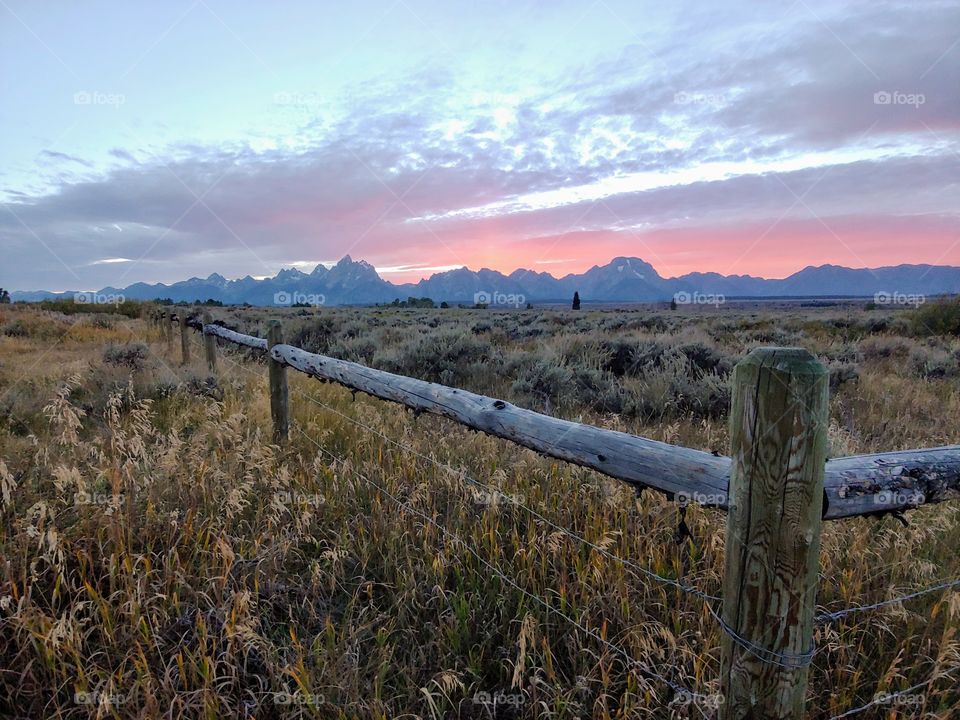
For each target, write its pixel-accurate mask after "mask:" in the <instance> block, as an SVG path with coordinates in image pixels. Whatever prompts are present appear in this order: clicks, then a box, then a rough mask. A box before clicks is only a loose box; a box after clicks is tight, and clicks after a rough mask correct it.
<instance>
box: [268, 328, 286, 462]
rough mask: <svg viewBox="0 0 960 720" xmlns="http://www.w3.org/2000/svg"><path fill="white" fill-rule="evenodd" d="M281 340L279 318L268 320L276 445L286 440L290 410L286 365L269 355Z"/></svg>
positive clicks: (271, 403)
mask: <svg viewBox="0 0 960 720" xmlns="http://www.w3.org/2000/svg"><path fill="white" fill-rule="evenodd" d="M282 342H283V329H282V328H281V327H280V321H279V320H271V321H270V329H269V331H268V332H267V358H268V360H267V363H268V364H269V367H270V414H271V415H272V416H273V441H274V442H275V443H277V444H278V445H280V444H283V443H285V442H286V441H287V432H288V426H289V424H290V423H289V418H290V414H289V413H290V410H289V400H290V392H289V390H288V388H287V367H286V365H284V364H283V363H280V362H277V361H276V360H274V359H273V358H272V357H270V349H271V348H272V347H273V346H274V345H279V344H280V343H282Z"/></svg>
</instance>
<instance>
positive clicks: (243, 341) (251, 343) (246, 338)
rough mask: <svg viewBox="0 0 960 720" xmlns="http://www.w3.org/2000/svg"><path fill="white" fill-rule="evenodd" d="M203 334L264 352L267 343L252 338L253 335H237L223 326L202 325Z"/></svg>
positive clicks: (263, 340) (261, 339) (260, 339)
mask: <svg viewBox="0 0 960 720" xmlns="http://www.w3.org/2000/svg"><path fill="white" fill-rule="evenodd" d="M203 332H204V334H207V335H215V336H217V337H219V338H223V339H224V340H226V341H228V342H232V343H234V344H235V345H243V346H245V347H249V348H253V349H254V350H266V349H267V341H266V340H265V339H263V338H258V337H254V336H253V335H244V334H243V333H238V332H236V331H234V330H230V329H228V328H225V327H223V325H204V326H203Z"/></svg>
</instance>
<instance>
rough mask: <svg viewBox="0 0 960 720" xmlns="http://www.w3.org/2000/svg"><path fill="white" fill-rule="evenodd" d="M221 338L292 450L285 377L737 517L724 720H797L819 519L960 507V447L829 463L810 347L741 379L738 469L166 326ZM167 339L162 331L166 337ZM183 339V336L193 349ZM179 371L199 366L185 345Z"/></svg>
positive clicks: (823, 381)
mask: <svg viewBox="0 0 960 720" xmlns="http://www.w3.org/2000/svg"><path fill="white" fill-rule="evenodd" d="M153 318H154V320H156V321H157V322H158V323H160V325H161V327H160V330H161V334H162V337H163V338H164V339H165V340H166V342H167V345H168V347H170V346H171V345H172V332H171V328H170V326H171V324H172V323H170V322H166V320H167V319H170V320H172V321H173V322H177V321H178V320H179V322H180V325H181V331H182V332H185V331H186V328H187V327H193V328H194V329H197V330H200V331H202V332H203V334H204V345H205V353H206V360H207V365H208V367H209V368H210V369H211V371H213V370H215V368H216V343H215V340H214V338H220V339H221V340H224V341H226V342H231V343H235V344H238V345H241V346H244V347H248V348H252V349H256V350H262V351H265V352H266V353H267V354H268V358H269V360H268V362H269V366H270V374H269V375H270V399H271V415H272V418H273V424H274V440H275V442H277V443H283V442H285V441H286V437H287V424H288V418H289V409H288V407H287V405H288V402H289V393H288V391H287V382H286V368H288V367H290V368H293V369H295V370H298V371H300V372H302V373H305V374H307V375H310V376H311V377H315V378H318V379H320V380H325V381H332V382H336V383H339V384H340V385H343V386H345V387H348V388H350V389H351V390H355V391H359V392H363V393H366V394H368V395H371V396H373V397H377V398H381V399H383V400H389V401H392V402H396V403H400V404H401V405H404V406H405V407H409V408H411V409H413V410H414V412H416V413H420V412H429V413H433V414H436V415H441V416H443V417H447V418H450V419H452V420H455V421H457V422H458V423H461V424H462V425H465V426H467V427H470V428H473V429H475V430H479V431H481V432H484V433H487V434H489V435H493V436H496V437H500V438H504V439H507V440H510V441H512V442H514V443H517V444H519V445H522V446H524V447H527V448H530V449H532V450H536V451H537V452H539V453H542V454H543V455H547V456H549V457H553V458H557V459H559V460H564V461H566V462H570V463H574V464H577V465H581V466H584V467H588V468H592V469H594V470H597V471H598V472H601V473H603V474H605V475H608V476H610V477H612V478H616V479H618V480H622V481H625V482H627V483H630V484H633V485H634V486H636V487H641V488H643V487H647V488H654V489H656V490H660V491H662V492H665V493H667V494H668V495H669V496H671V497H673V498H675V499H677V500H680V501H682V502H692V503H697V504H701V505H706V506H713V507H717V508H722V509H725V510H727V511H728V514H727V538H726V569H725V574H724V591H723V614H722V617H721V616H717V617H718V620H719V621H720V622H721V625H722V627H723V629H724V631H725V633H726V634H725V636H724V642H723V646H722V648H721V650H722V653H721V660H722V663H721V665H722V670H721V681H722V685H723V695H724V698H725V700H724V705H723V708H722V710H721V717H722V718H724V719H729V720H733V719H734V718H737V719H740V718H782V719H785V720H786V719H789V720H800V719H801V718H802V717H803V713H804V697H805V693H806V685H807V668H808V666H809V662H810V660H811V659H812V656H813V647H812V641H813V618H814V610H815V605H816V590H817V580H818V552H819V546H820V532H821V520H835V519H839V518H849V517H854V516H858V515H872V514H877V513H889V512H895V513H898V512H902V511H905V510H909V509H912V508H916V507H918V506H920V505H923V504H927V503H936V502H942V501H945V500H953V499H957V498H960V445H950V446H946V447H938V448H928V449H921V450H906V451H900V452H886V453H874V454H869V455H852V456H849V457H840V458H834V459H832V460H826V459H825V457H826V452H827V450H826V447H827V426H828V422H829V412H828V383H827V373H826V369H825V368H824V366H823V365H822V364H821V363H820V362H818V361H817V360H816V358H814V357H813V356H812V355H811V354H810V353H809V352H807V351H806V350H803V349H801V348H758V349H756V350H754V351H753V352H751V353H750V354H749V355H748V356H747V357H746V358H745V359H744V360H743V361H741V362H740V363H739V364H738V365H737V367H736V369H735V371H734V378H733V381H734V387H733V406H732V408H731V413H730V428H731V433H730V434H731V441H730V450H731V456H732V458H731V457H725V456H721V455H718V454H713V453H707V452H703V451H701V450H693V449H690V448H683V447H678V446H675V445H670V444H668V443H663V442H658V441H656V440H650V439H647V438H642V437H637V436H635V435H630V434H627V433H622V432H616V431H614V430H605V429H602V428H597V427H594V426H591V425H586V424H583V423H577V422H571V421H569V420H561V419H559V418H554V417H551V416H549V415H543V414H541V413H537V412H534V411H532V410H526V409H524V408H519V407H516V406H515V405H511V404H510V403H508V402H505V401H504V400H498V399H496V398H491V397H487V396H485V395H478V394H476V393H472V392H468V391H466V390H460V389H457V388H451V387H447V386H444V385H439V384H437V383H431V382H426V381H424V380H418V379H416V378H411V377H406V376H403V375H395V374H393V373H388V372H385V371H383V370H376V369H374V368H370V367H366V366H364V365H360V364H358V363H353V362H348V361H346V360H339V359H337V358H332V357H327V356H325V355H318V354H315V353H309V352H306V351H304V350H302V349H300V348H297V347H293V346H292V345H285V344H283V342H282V334H281V329H280V325H279V323H278V322H276V321H275V322H274V323H272V324H271V327H270V337H269V341H268V340H267V339H264V338H258V337H253V336H251V335H245V334H243V333H239V332H236V331H234V330H230V329H228V328H226V327H223V326H221V325H216V324H213V323H211V322H210V321H209V315H205V317H204V322H203V323H200V322H198V321H197V320H195V319H187V318H182V319H178V318H177V317H176V316H171V315H169V314H167V313H157V314H155V315H154V316H153ZM163 326H166V327H165V328H164V327H163ZM184 337H185V336H184ZM182 353H183V360H184V362H188V361H189V350H188V348H187V345H186V343H185V341H184V344H183V349H182Z"/></svg>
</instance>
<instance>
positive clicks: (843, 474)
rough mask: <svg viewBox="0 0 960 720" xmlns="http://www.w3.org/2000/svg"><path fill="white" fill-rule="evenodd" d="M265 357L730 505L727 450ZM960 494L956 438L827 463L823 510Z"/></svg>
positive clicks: (378, 375) (222, 330) (227, 333)
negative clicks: (951, 442)
mask: <svg viewBox="0 0 960 720" xmlns="http://www.w3.org/2000/svg"><path fill="white" fill-rule="evenodd" d="M187 323H188V325H189V326H191V327H193V328H194V329H196V330H199V331H202V332H203V334H204V335H208V336H214V337H217V338H220V339H221V340H224V341H227V342H230V343H233V344H236V345H241V346H243V347H247V348H251V349H254V350H263V351H265V352H266V351H267V349H268V348H267V340H266V339H265V338H258V337H254V336H252V335H246V334H243V333H240V332H237V331H235V330H230V329H229V328H226V327H224V326H223V325H218V324H212V323H201V322H199V321H197V320H193V319H191V320H188V321H187ZM269 356H270V358H271V360H273V361H274V362H277V363H281V364H282V365H285V366H288V367H291V368H293V369H295V370H298V371H300V372H302V373H305V374H307V375H310V376H312V377H315V378H318V379H321V380H327V381H330V382H335V383H338V384H340V385H343V386H345V387H347V388H350V389H351V390H355V391H358V392H363V393H366V394H367V395H371V396H373V397H377V398H380V399H382V400H389V401H392V402H396V403H399V404H401V405H404V406H406V407H408V408H411V409H412V410H414V411H415V412H418V413H419V412H428V413H432V414H435V415H441V416H443V417H447V418H450V419H452V420H455V421H457V422H458V423H460V424H462V425H466V426H467V427H469V428H472V429H474V430H478V431H480V432H484V433H487V434H488V435H494V436H496V437H500V438H504V439H506V440H510V441H512V442H515V443H517V444H519V445H522V446H524V447H527V448H530V449H531V450H535V451H537V452H539V453H541V454H543V455H546V456H548V457H552V458H556V459H558V460H564V461H566V462H570V463H573V464H575V465H580V466H583V467H587V468H591V469H593V470H596V471H597V472H600V473H602V474H604V475H607V476H609V477H612V478H615V479H617V480H621V481H623V482H626V483H629V484H631V485H634V486H636V487H638V488H652V489H654V490H659V491H661V492H664V493H666V494H667V495H668V496H671V497H673V498H674V499H677V500H679V501H680V502H683V503H694V504H698V505H704V506H707V507H717V508H721V509H726V508H727V505H728V498H727V492H728V487H729V483H730V468H731V459H730V458H729V457H726V456H723V455H714V454H712V453H709V452H704V451H702V450H695V449H692V448H685V447H680V446H677V445H671V444H669V443H664V442H659V441H657V440H650V439H648V438H644V437H639V436H636V435H631V434H629V433H623V432H618V431H616V430H607V429H604V428H598V427H595V426H593V425H587V424H584V423H578V422H572V421H570V420H561V419H560V418H555V417H551V416H549V415H544V414H542V413H538V412H535V411H533V410H527V409H525V408H520V407H517V406H515V405H512V404H511V403H508V402H506V401H504V400H499V399H496V398H492V397H487V396H485V395H478V394H476V393H472V392H469V391H466V390H461V389H458V388H452V387H447V386H445V385H439V384H437V383H432V382H427V381H425V380H418V379H416V378H411V377H407V376H404V375H396V374H393V373H389V372H386V371H384V370H377V369H375V368H370V367H367V366H365V365H360V364H359V363H354V362H349V361H347V360H340V359H338V358H333V357H328V356H326V355H318V354H316V353H310V352H306V351H305V350H302V349H300V348H297V347H294V346H292V345H285V344H282V343H281V344H276V345H274V346H273V347H272V348H271V349H270V351H269ZM958 498H960V445H947V446H943V447H935V448H924V449H919V450H902V451H894V452H883V453H872V454H867V455H850V456H845V457H838V458H833V459H830V460H828V461H827V462H826V466H825V469H824V490H823V511H822V512H823V519H824V520H837V519H840V518H849V517H855V516H859V515H875V514H884V513H901V512H903V511H906V510H911V509H914V508H916V507H919V506H920V505H925V504H929V503H939V502H943V501H946V500H955V499H958Z"/></svg>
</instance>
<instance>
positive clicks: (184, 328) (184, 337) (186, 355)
mask: <svg viewBox="0 0 960 720" xmlns="http://www.w3.org/2000/svg"><path fill="white" fill-rule="evenodd" d="M188 322H190V318H189V317H188V316H187V315H186V314H185V313H180V353H181V355H182V356H183V358H182V360H183V364H184V365H189V364H190V336H189V335H188V334H187V333H188V332H190V326H189V325H187V323H188Z"/></svg>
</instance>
